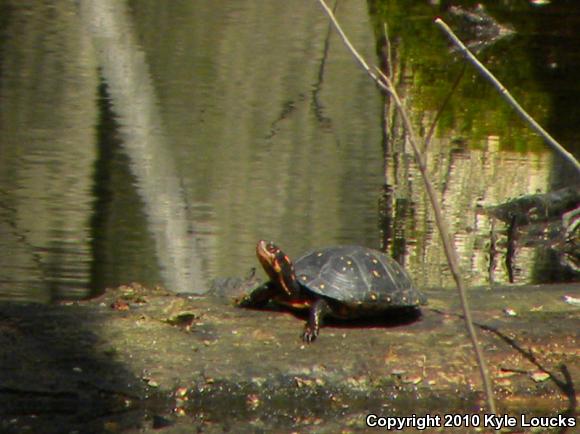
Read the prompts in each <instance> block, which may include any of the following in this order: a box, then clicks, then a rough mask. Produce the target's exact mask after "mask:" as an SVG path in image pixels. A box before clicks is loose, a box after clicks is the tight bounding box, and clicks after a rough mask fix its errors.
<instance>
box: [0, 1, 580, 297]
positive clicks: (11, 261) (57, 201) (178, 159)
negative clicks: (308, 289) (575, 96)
mask: <svg viewBox="0 0 580 434" xmlns="http://www.w3.org/2000/svg"><path fill="white" fill-rule="evenodd" d="M372 3H373V2H369V4H372ZM387 3H389V5H390V6H391V7H392V8H393V9H392V10H393V11H396V10H397V9H396V5H398V4H402V3H404V2H395V1H391V2H387ZM6 4H7V5H9V6H5V7H4V8H3V9H4V10H3V12H4V16H5V17H6V18H5V20H4V21H3V22H2V26H3V27H2V29H1V31H2V34H3V35H9V36H10V37H9V38H2V45H1V60H0V66H1V68H2V70H1V74H0V98H1V99H2V104H1V105H0V152H1V158H0V164H1V165H2V170H0V233H1V237H0V247H1V248H0V264H1V267H0V269H1V271H0V295H1V296H4V297H9V298H22V299H36V300H47V301H48V300H54V299H60V298H70V297H72V298H74V297H80V296H85V295H87V294H89V293H90V292H91V291H100V290H102V289H103V288H104V287H106V286H110V285H117V284H120V283H125V282H127V281H133V280H137V281H140V282H143V283H146V284H155V283H163V284H165V285H166V286H168V287H170V289H173V290H176V291H194V292H195V291H198V292H199V291H203V290H204V289H205V287H206V282H207V280H208V279H211V278H212V277H215V276H218V275H219V276H224V275H244V274H245V273H246V271H247V269H249V268H250V267H252V266H256V264H257V261H256V259H255V258H254V254H253V251H254V244H255V242H256V241H257V240H258V239H262V238H267V239H274V240H276V241H277V242H278V243H279V244H280V245H282V246H284V248H285V250H287V251H288V252H289V253H290V254H291V255H292V256H297V255H299V254H300V253H302V252H303V251H306V250H307V249H308V248H310V247H312V246H315V245H331V244H338V243H353V244H363V245H367V246H371V247H379V246H380V245H381V244H384V243H385V241H388V246H387V247H388V250H389V251H390V252H391V253H393V254H394V255H395V256H397V257H398V258H400V259H401V260H402V261H404V262H405V264H406V266H407V267H408V268H409V269H410V271H411V274H412V275H413V276H414V277H415V280H416V281H417V283H418V284H419V285H420V286H450V285H451V278H450V276H449V274H448V272H447V271H446V270H447V266H446V262H445V258H444V255H443V252H442V250H441V246H440V243H439V239H438V235H437V233H436V232H435V229H434V224H433V221H432V217H431V210H430V209H429V207H428V205H427V202H426V197H425V194H424V191H423V188H422V183H421V181H420V178H419V177H418V172H417V170H416V167H415V165H414V162H413V161H412V156H411V154H410V153H409V150H408V149H407V148H406V145H405V141H404V137H403V136H402V134H400V132H399V131H398V130H397V129H396V128H395V129H393V130H392V131H391V133H392V134H393V137H394V138H395V140H394V142H395V148H394V149H392V150H391V152H390V153H389V154H388V155H387V156H386V157H387V158H386V159H385V155H384V153H383V132H382V127H381V125H382V122H381V116H382V113H383V106H382V104H383V103H382V97H381V95H380V94H379V93H378V92H377V90H376V88H375V87H374V85H373V84H372V83H371V82H370V81H369V80H368V78H367V77H366V76H365V75H364V74H363V73H362V72H361V71H360V69H359V68H358V67H357V66H356V64H354V62H353V61H352V59H351V57H350V55H349V53H348V52H347V51H346V50H345V49H344V47H343V46H342V44H341V42H340V41H339V39H338V38H337V36H336V35H335V34H334V32H331V31H330V29H329V26H328V22H327V20H326V17H325V16H324V15H323V14H322V13H321V11H320V9H319V7H318V5H317V4H316V2H268V1H251V2H250V1H238V2H227V1H215V0H214V1H209V0H202V1H196V2H190V1H186V0H179V1H174V2H157V1H152V0H140V1H135V2H129V3H128V4H124V3H122V2H105V1H104V2H98V3H97V2H82V1H81V2H80V3H79V5H78V7H77V5H76V4H75V3H74V2H61V3H58V4H57V5H51V6H48V5H46V4H44V3H43V2H40V1H35V0H28V1H21V2H6ZM89 5H90V7H89ZM92 7H94V9H91V8H92ZM414 7H417V8H419V6H414ZM420 7H421V8H422V9H421V10H417V11H414V10H410V9H408V10H407V12H408V14H407V15H402V16H400V17H399V16H397V15H396V14H395V13H394V14H393V17H395V18H396V19H397V20H398V22H399V23H402V22H405V20H408V19H409V17H410V16H415V17H431V16H435V15H436V14H437V13H438V11H437V10H436V9H434V8H432V7H430V6H428V5H422V6H420ZM371 10H373V8H371ZM494 12H496V13H498V11H494ZM499 12H501V13H505V12H506V11H503V12H502V11H499ZM549 12H550V11H549V9H547V10H546V12H545V13H546V16H547V17H549V16H551V15H549ZM519 13H525V12H524V11H520V12H519ZM529 13H530V14H531V15H530V16H533V17H535V18H536V19H542V15H541V12H538V10H534V11H531V12H529ZM337 14H338V17H339V19H340V20H341V22H342V23H343V25H344V27H345V29H346V30H347V31H348V33H349V35H350V37H351V38H352V41H353V43H354V44H355V45H356V46H357V47H358V48H359V49H360V50H361V52H362V53H363V54H364V55H365V56H366V57H367V58H368V59H371V60H374V59H375V58H376V57H375V40H374V33H373V26H375V27H376V23H375V22H374V20H377V16H378V15H374V16H372V17H370V16H369V14H368V10H367V9H366V5H364V4H362V3H361V2H339V3H338V10H337ZM538 17H539V18H538ZM516 24H517V23H516ZM421 26H422V27H421ZM430 26H431V23H430V18H429V19H424V20H423V19H414V20H412V21H410V22H409V26H408V29H412V34H409V30H405V28H397V25H396V24H392V25H391V23H390V25H389V28H390V29H391V33H393V32H395V34H397V35H398V38H401V39H397V38H395V42H396V44H395V51H396V56H397V68H396V72H397V74H398V75H397V77H398V82H399V83H400V86H401V88H402V89H404V90H405V95H406V101H407V104H408V105H409V106H410V107H412V108H413V117H414V120H415V123H416V124H417V125H418V126H419V127H420V128H421V129H424V130H426V129H428V127H429V124H430V122H431V120H432V119H433V117H434V114H435V112H436V107H437V102H438V101H440V100H441V98H442V97H443V94H444V89H443V88H444V87H445V85H446V84H448V83H450V82H451V81H452V80H453V78H454V73H455V72H454V71H455V67H456V66H457V65H455V64H454V63H453V62H454V61H453V59H447V60H446V64H445V65H442V64H441V63H440V60H433V61H431V58H430V57H429V56H433V52H434V51H436V50H438V49H440V51H439V52H438V53H437V58H438V59H440V58H444V57H445V56H447V55H448V53H447V48H446V46H445V40H444V38H443V37H442V36H441V38H440V42H437V43H438V44H440V45H439V46H437V45H435V46H434V45H429V46H430V47H431V48H430V50H431V53H422V52H421V51H420V47H421V46H425V42H424V41H421V39H420V38H421V37H424V36H425V34H427V32H431V31H432V30H429V29H431V27H430ZM515 27H516V32H517V31H518V30H519V31H520V35H521V32H522V30H525V29H522V28H520V29H517V27H518V26H517V25H516V26H515ZM577 28H580V27H577ZM47 29H50V31H48V30H47ZM397 32H398V33H397ZM160 35H163V37H160ZM524 36H525V35H521V36H520V39H519V40H518V39H517V37H516V39H515V41H514V42H513V46H509V47H507V46H504V47H500V48H501V50H514V51H513V52H512V53H510V55H512V56H518V59H519V58H526V57H525V56H526V53H527V52H528V51H527V50H529V47H528V46H527V45H525V44H524V43H523V42H524V41H526V39H525V38H524ZM571 37H578V36H571ZM429 38H430V39H432V40H433V41H439V36H437V35H436V34H434V35H432V36H430V37H429ZM401 40H402V41H405V43H404V44H403V43H401V42H400V41H401ZM498 50H500V49H499V48H498ZM516 50H519V51H516ZM500 52H501V51H496V52H493V51H492V53H495V54H491V55H490V57H489V59H490V60H491V61H492V62H495V66H496V67H497V68H499V69H500V70H501V68H502V67H504V68H507V69H505V71H508V72H509V71H510V69H509V68H510V67H511V65H506V64H505V62H502V58H501V57H498V53H500ZM494 56H495V57H494ZM558 61H559V62H561V63H562V62H564V60H558ZM426 62H431V63H428V64H426ZM568 62H570V61H568ZM533 64H534V63H533V62H529V65H533ZM529 65H526V64H525V63H524V62H520V63H519V69H518V74H519V75H518V79H519V80H520V82H521V83H526V85H527V87H526V90H525V91H524V92H522V93H521V97H522V98H523V99H524V103H527V104H528V106H531V108H532V110H533V111H534V112H535V114H536V115H537V116H539V117H540V118H539V120H540V121H546V122H547V124H549V125H552V126H558V125H560V124H558V123H556V122H554V121H551V120H550V119H551V117H550V116H551V113H552V111H554V110H555V107H556V105H552V104H551V102H550V97H551V94H550V93H549V92H550V89H549V88H548V89H546V88H543V87H542V86H541V85H540V84H538V83H541V81H540V80H539V79H537V78H536V76H537V75H538V70H537V69H532V68H531V67H530V66H529ZM567 65H569V63H567ZM524 73H527V75H524ZM536 80H538V81H536ZM512 84H513V85H514V86H516V93H517V91H518V86H517V85H518V83H512ZM558 92H561V88H558ZM559 95H560V93H559ZM570 104H571V108H569V110H571V111H572V112H574V111H577V110H578V108H577V107H578V106H580V104H578V103H577V102H575V101H574V102H573V103H570ZM390 116H393V115H392V113H391V114H390ZM391 121H393V123H394V124H396V122H397V121H396V119H394V118H392V119H391ZM560 126H561V125H560ZM562 128H563V129H564V128H565V136H566V139H567V141H568V143H570V144H571V145H576V146H577V143H578V140H577V139H578V137H580V135H579V134H578V130H577V126H576V127H575V128H576V129H573V128H572V126H571V124H570V123H569V122H568V123H566V125H565V126H562ZM553 132H554V133H556V135H558V134H557V132H558V131H553ZM568 143H566V144H567V145H568ZM384 161H386V162H387V163H386V165H384ZM427 161H428V167H429V171H430V172H431V173H432V174H433V181H434V183H435V185H436V187H437V188H438V190H439V191H440V192H441V194H442V202H443V209H444V214H445V215H446V217H447V219H448V222H449V224H450V226H451V228H452V231H453V234H454V237H453V238H454V240H455V243H456V245H457V248H458V250H459V255H460V257H461V265H462V268H463V270H464V271H465V274H466V281H468V282H469V284H471V285H486V284H489V282H490V280H493V281H494V282H506V281H508V280H509V276H508V274H509V273H508V270H507V269H506V268H505V265H503V264H505V261H504V260H503V258H504V256H505V252H506V244H505V235H506V233H507V232H506V231H507V227H506V226H505V224H504V223H502V222H493V221H492V219H491V218H490V217H489V215H487V214H485V213H481V212H479V211H480V210H481V207H485V206H490V205H497V204H500V203H503V202H505V201H507V200H508V199H509V198H511V197H515V196H519V195H524V194H530V193H535V192H537V191H540V192H546V191H550V190H552V189H553V188H555V187H561V186H562V185H566V184H568V185H570V184H576V185H577V183H578V179H577V177H576V178H575V177H574V175H570V172H566V171H565V170H560V167H561V164H562V163H561V162H560V161H558V160H555V159H554V157H553V155H552V154H551V153H550V152H549V151H547V150H546V149H545V148H544V146H543V145H542V143H541V142H539V140H537V139H536V138H535V137H534V136H533V135H532V134H531V133H529V132H528V131H527V130H526V129H525V128H524V127H522V126H521V124H520V123H519V122H517V121H516V119H515V118H514V117H513V115H512V114H511V113H510V111H509V109H507V108H505V107H503V106H502V104H501V103H500V102H499V100H498V99H497V97H496V96H495V95H494V94H493V92H489V91H487V90H486V87H485V86H484V85H482V84H481V83H480V82H478V81H477V80H476V79H475V77H474V76H472V75H469V74H467V76H466V78H465V79H464V80H463V81H462V85H461V87H460V89H459V91H458V95H456V96H455V98H454V99H452V102H451V104H450V106H449V108H448V110H446V111H445V112H444V113H443V114H442V117H441V120H440V124H439V129H438V132H437V133H436V136H435V138H434V140H433V142H432V144H431V146H430V148H429V153H428V156H427ZM385 183H386V184H388V185H389V190H390V191H391V194H390V196H389V197H388V199H387V200H385V199H384V198H382V199H381V197H382V192H383V190H384V184H385ZM379 216H380V218H379ZM385 222H387V223H388V225H387V226H385ZM379 223H381V227H379ZM492 227H495V228H496V229H497V237H498V243H497V244H493V243H492V242H491V240H492V239H493V237H492V236H490V231H491V228H492ZM494 236H495V235H494ZM492 244H493V246H495V247H494V249H496V250H494V249H492V247H491V246H492ZM494 252H496V253H494ZM496 256H497V257H496ZM494 258H495V259H496V260H495V262H494V260H493V259H494ZM514 258H515V263H516V268H515V275H514V279H513V280H514V281H515V282H531V281H538V280H542V279H540V277H539V276H538V270H539V269H541V270H554V269H558V267H561V265H559V264H558V261H559V259H558V257H557V256H556V257H554V256H553V255H546V254H542V253H539V252H538V250H537V249H536V247H529V246H526V245H518V247H517V249H516V252H515V256H514ZM492 263H495V265H493V266H492V269H490V264H492ZM552 274H553V273H552ZM568 276H570V275H568Z"/></svg>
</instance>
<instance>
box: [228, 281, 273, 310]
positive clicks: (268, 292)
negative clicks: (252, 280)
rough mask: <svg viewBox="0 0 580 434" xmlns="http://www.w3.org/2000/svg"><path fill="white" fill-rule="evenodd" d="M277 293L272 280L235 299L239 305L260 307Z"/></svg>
mask: <svg viewBox="0 0 580 434" xmlns="http://www.w3.org/2000/svg"><path fill="white" fill-rule="evenodd" d="M275 294H276V290H275V289H274V288H273V287H272V285H271V283H270V282H266V283H264V284H262V285H260V286H258V287H257V288H255V289H254V290H252V291H251V292H250V293H248V294H246V295H244V296H242V297H240V298H239V299H238V300H236V301H235V305H236V306H238V307H248V308H260V307H263V306H265V305H266V304H267V303H268V302H269V301H270V300H271V299H272V298H273V297H274V295H275Z"/></svg>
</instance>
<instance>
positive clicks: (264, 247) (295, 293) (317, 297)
mask: <svg viewBox="0 0 580 434" xmlns="http://www.w3.org/2000/svg"><path fill="white" fill-rule="evenodd" d="M256 254H257V256H258V259H259V261H260V263H261V264H262V267H264V270H265V271H266V273H267V274H268V276H269V278H270V280H269V281H268V282H266V283H265V284H263V285H261V286H259V287H257V288H256V289H254V290H253V291H252V292H250V293H249V294H247V295H246V296H244V297H243V298H242V299H241V300H239V301H238V306H240V307H255V308H259V307H263V306H264V305H266V304H267V303H268V302H270V301H273V302H275V303H277V304H281V305H285V306H289V307H291V308H296V309H308V310H309V315H308V321H307V322H306V325H305V327H304V332H303V334H302V339H303V340H304V341H305V342H312V341H313V340H315V339H316V337H317V336H318V333H319V328H320V325H321V323H322V321H323V319H324V318H325V317H327V316H330V317H335V318H362V317H369V316H372V315H377V314H378V313H380V312H383V311H385V310H388V309H393V308H395V309H407V308H411V309H413V310H416V309H417V308H418V307H419V306H420V305H424V304H427V298H426V297H425V295H424V294H423V293H421V292H420V291H419V290H418V289H417V288H415V286H414V285H413V283H412V282H411V279H410V278H409V276H408V274H407V273H406V272H405V270H403V268H402V267H401V266H400V265H399V264H398V263H397V262H396V261H395V260H394V259H392V258H390V257H389V256H387V255H386V254H384V253H381V252H379V251H377V250H373V249H369V248H366V247H361V246H336V247H326V248H322V249H316V250H312V251H310V252H308V253H306V254H305V255H304V256H302V257H300V258H299V259H298V260H297V261H296V264H293V263H292V261H291V260H290V258H289V257H288V256H287V255H286V254H284V252H283V251H282V250H280V248H279V247H278V246H277V245H275V244H274V243H273V242H266V241H260V242H258V245H257V246H256Z"/></svg>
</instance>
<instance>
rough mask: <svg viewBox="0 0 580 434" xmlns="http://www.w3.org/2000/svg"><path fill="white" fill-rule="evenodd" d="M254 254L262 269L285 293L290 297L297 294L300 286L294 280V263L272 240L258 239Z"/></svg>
mask: <svg viewBox="0 0 580 434" xmlns="http://www.w3.org/2000/svg"><path fill="white" fill-rule="evenodd" d="M256 255H257V256H258V260H259V261H260V263H261V264H262V267H264V271H266V273H267V274H268V276H269V277H270V280H271V281H272V283H274V284H275V285H276V286H277V287H278V288H279V289H281V290H282V291H284V293H285V295H286V296H288V297H290V298H292V297H296V296H298V294H299V292H300V286H299V285H298V283H297V282H296V273H295V272H294V264H293V263H292V261H291V260H290V258H289V257H288V256H287V255H286V254H285V253H284V252H283V251H282V250H280V248H279V247H278V246H277V245H276V244H274V243H273V242H272V241H263V240H261V241H259V242H258V244H257V245H256Z"/></svg>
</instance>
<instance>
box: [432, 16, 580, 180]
mask: <svg viewBox="0 0 580 434" xmlns="http://www.w3.org/2000/svg"><path fill="white" fill-rule="evenodd" d="M435 24H437V25H438V26H439V27H441V29H442V30H443V31H444V32H445V33H446V34H447V36H448V37H449V39H451V42H453V43H454V44H455V45H457V47H458V48H459V51H460V52H461V53H462V54H463V56H464V57H465V58H466V59H467V60H469V61H470V62H471V63H472V64H473V66H475V68H476V69H477V70H478V71H479V72H480V73H481V75H483V76H484V78H486V79H487V80H488V81H489V82H491V84H492V85H493V87H495V88H496V89H497V91H498V92H499V94H500V95H501V96H502V97H503V98H504V99H505V100H506V101H507V102H508V104H509V105H511V106H512V107H513V108H514V109H515V111H516V112H517V114H518V115H519V116H520V117H521V118H522V119H523V120H524V121H526V122H527V123H528V124H530V126H531V127H532V129H533V130H535V131H536V132H537V133H538V134H539V135H540V136H542V137H543V138H544V140H545V141H546V142H547V143H548V144H549V145H550V146H551V147H552V148H553V149H554V150H556V152H558V153H559V154H560V155H561V156H562V157H563V158H565V159H566V160H568V161H569V162H570V163H571V164H572V165H573V166H574V167H575V168H576V171H577V172H579V173H580V163H578V160H576V158H574V156H573V155H572V154H571V153H570V152H568V151H567V150H566V149H565V148H564V147H563V146H562V145H560V143H558V142H557V141H556V139H554V138H553V137H552V136H551V135H550V134H549V133H548V132H547V131H546V130H544V129H543V128H542V126H541V125H540V124H539V123H537V122H536V121H535V119H534V118H533V117H532V116H530V115H529V114H528V112H526V111H525V110H524V109H523V107H522V106H521V105H520V104H519V103H518V102H517V101H516V99H515V98H514V97H513V96H512V95H511V93H509V91H508V90H507V89H506V88H505V87H504V85H503V84H501V82H500V81H499V80H498V79H497V78H495V76H494V75H493V74H492V73H491V72H490V71H489V70H488V69H487V68H486V67H485V66H484V65H483V64H482V63H481V62H480V61H479V60H477V57H475V55H474V54H473V53H472V52H471V51H470V50H469V48H467V47H466V46H465V44H464V43H463V42H461V40H460V39H459V38H458V37H457V35H456V34H455V33H453V30H451V29H450V28H449V26H448V25H447V24H446V23H445V21H443V20H442V19H441V18H437V19H436V20H435Z"/></svg>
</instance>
